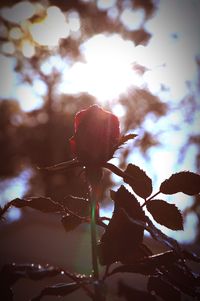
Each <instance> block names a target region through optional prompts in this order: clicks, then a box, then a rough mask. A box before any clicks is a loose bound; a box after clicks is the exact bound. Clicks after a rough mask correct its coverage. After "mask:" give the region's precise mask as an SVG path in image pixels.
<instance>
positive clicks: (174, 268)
mask: <svg viewBox="0 0 200 301" xmlns="http://www.w3.org/2000/svg"><path fill="white" fill-rule="evenodd" d="M164 275H165V278H166V279H167V280H168V281H169V282H170V283H171V284H172V285H173V286H176V287H177V288H178V289H180V290H181V291H182V292H184V293H185V294H188V295H190V296H192V297H196V298H197V300H199V298H200V290H199V289H200V286H199V277H198V276H197V275H195V274H193V272H192V271H191V270H190V269H189V268H188V266H186V265H185V264H184V263H183V261H181V262H177V263H174V264H173V265H169V266H168V269H167V270H166V271H165V274H164Z"/></svg>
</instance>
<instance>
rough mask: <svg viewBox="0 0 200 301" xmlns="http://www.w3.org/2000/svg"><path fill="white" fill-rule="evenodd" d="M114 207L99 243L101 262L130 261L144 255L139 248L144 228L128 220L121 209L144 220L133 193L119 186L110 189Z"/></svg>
mask: <svg viewBox="0 0 200 301" xmlns="http://www.w3.org/2000/svg"><path fill="white" fill-rule="evenodd" d="M111 196H112V198H113V200H114V202H115V209H114V213H113V216H112V219H111V220H110V223H109V224H108V226H107V228H106V231H105V233H104V234H103V235H102V238H101V242H100V245H99V250H100V262H101V264H103V265H104V264H106V265H108V264H111V263H113V262H115V261H121V262H126V263H127V262H132V261H134V260H135V259H137V258H141V257H142V256H144V252H145V251H144V252H142V250H141V249H140V245H141V244H142V240H143V234H144V229H143V228H142V227H140V226H138V225H135V224H133V223H132V222H130V221H129V219H128V217H127V216H126V214H124V212H123V210H125V211H126V212H128V214H130V216H132V217H133V218H136V219H139V220H142V221H144V220H145V214H144V212H143V210H142V208H141V207H140V204H139V202H138V201H137V199H136V198H135V197H134V195H133V194H131V193H130V192H128V190H126V188H125V187H124V186H121V187H120V188H119V189H118V191H117V192H114V191H111Z"/></svg>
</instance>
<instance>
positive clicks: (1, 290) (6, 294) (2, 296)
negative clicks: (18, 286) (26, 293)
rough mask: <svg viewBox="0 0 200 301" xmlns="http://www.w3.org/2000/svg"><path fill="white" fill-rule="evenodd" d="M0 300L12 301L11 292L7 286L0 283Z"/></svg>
mask: <svg viewBox="0 0 200 301" xmlns="http://www.w3.org/2000/svg"><path fill="white" fill-rule="evenodd" d="M0 300H2V301H13V292H12V289H11V288H10V287H9V286H6V285H5V283H0Z"/></svg>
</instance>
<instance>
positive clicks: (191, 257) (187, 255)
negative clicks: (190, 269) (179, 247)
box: [182, 250, 200, 263]
mask: <svg viewBox="0 0 200 301" xmlns="http://www.w3.org/2000/svg"><path fill="white" fill-rule="evenodd" d="M182 254H183V256H184V258H185V259H187V260H191V261H194V262H198V263H200V257H199V256H197V255H196V254H194V253H192V252H189V251H187V250H183V252H182Z"/></svg>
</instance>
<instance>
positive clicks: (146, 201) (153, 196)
mask: <svg viewBox="0 0 200 301" xmlns="http://www.w3.org/2000/svg"><path fill="white" fill-rule="evenodd" d="M159 193H160V190H159V191H158V192H156V193H155V194H153V195H152V196H151V197H150V198H148V199H147V200H145V202H144V204H142V206H141V207H144V206H146V204H147V203H148V202H149V201H151V200H152V199H153V198H155V196H157V195H158V194H159Z"/></svg>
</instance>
